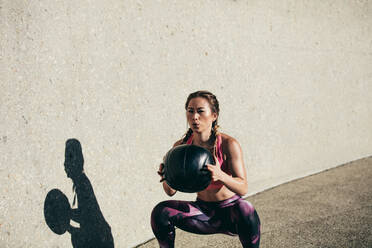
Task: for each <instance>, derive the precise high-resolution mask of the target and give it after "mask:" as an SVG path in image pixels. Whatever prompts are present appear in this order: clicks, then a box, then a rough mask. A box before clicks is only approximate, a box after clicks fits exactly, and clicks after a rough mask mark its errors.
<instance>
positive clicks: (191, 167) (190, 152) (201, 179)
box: [164, 144, 215, 193]
mask: <svg viewBox="0 0 372 248" xmlns="http://www.w3.org/2000/svg"><path fill="white" fill-rule="evenodd" d="M206 164H215V162H214V158H213V156H212V154H211V153H210V152H209V151H208V150H207V149H205V148H203V147H201V146H196V145H186V144H185V145H180V146H176V147H174V148H172V149H171V150H169V151H168V152H167V154H166V155H165V157H164V178H165V180H166V182H167V184H168V185H169V186H170V187H172V188H173V189H175V190H179V191H181V192H187V193H194V192H199V191H202V190H204V189H205V188H207V187H208V185H209V184H210V182H211V173H210V172H209V171H208V169H207V166H206Z"/></svg>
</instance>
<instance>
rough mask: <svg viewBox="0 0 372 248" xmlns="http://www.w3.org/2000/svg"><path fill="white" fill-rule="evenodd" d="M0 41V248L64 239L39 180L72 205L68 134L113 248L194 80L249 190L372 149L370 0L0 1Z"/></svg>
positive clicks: (146, 226)
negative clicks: (215, 110) (232, 141)
mask: <svg viewBox="0 0 372 248" xmlns="http://www.w3.org/2000/svg"><path fill="white" fill-rule="evenodd" d="M0 47H1V54H0V56H1V57H0V59H1V62H0V85H1V90H0V103H1V106H0V153H1V157H0V182H1V187H0V192H1V193H0V197H1V199H0V247H71V245H70V244H71V243H70V235H69V234H68V233H66V234H64V235H61V236H58V235H56V234H54V233H52V232H51V231H50V230H49V228H48V227H47V225H46V224H45V221H44V216H43V204H44V198H45V196H46V194H47V192H48V191H49V190H51V189H52V188H59V189H60V190H62V191H63V192H64V193H65V194H66V195H67V197H68V198H69V200H70V203H72V199H73V193H72V190H71V188H72V183H71V181H70V180H69V179H67V178H66V174H65V172H64V169H63V161H64V143H65V141H66V140H67V139H68V138H71V137H75V138H77V139H79V140H80V142H81V143H82V147H83V153H84V157H85V171H86V174H87V176H88V177H89V179H90V180H91V182H92V185H93V187H94V190H95V195H96V197H97V200H98V202H99V204H100V207H101V210H102V212H103V214H104V216H105V218H106V220H107V222H108V223H109V224H110V226H111V228H112V233H113V235H114V239H115V245H116V247H131V246H134V245H136V244H139V243H141V242H143V241H145V240H147V239H149V238H151V237H152V232H151V228H150V223H149V222H150V220H149V219H150V213H151V209H152V207H153V206H154V205H155V204H156V203H157V202H159V201H161V200H165V199H168V197H166V196H165V194H164V193H163V192H162V189H161V186H160V184H159V183H158V180H159V178H158V175H157V174H156V170H157V167H158V164H159V162H160V161H161V158H162V156H163V155H164V153H165V152H166V151H167V150H168V149H169V148H170V146H171V145H172V143H173V142H174V141H175V140H177V139H178V138H180V137H181V136H182V135H183V133H184V132H185V131H186V120H185V114H184V109H183V105H184V102H185V100H186V97H187V95H188V93H190V92H192V91H195V90H198V89H207V90H210V91H212V92H214V93H215V94H216V95H217V97H218V98H219V101H220V104H221V116H220V124H221V127H222V131H223V132H226V133H228V134H230V135H232V136H234V137H235V138H237V139H238V141H239V142H240V143H241V145H242V147H243V151H244V158H245V164H246V167H247V171H248V181H249V192H250V193H249V194H253V193H255V192H259V191H262V190H264V189H267V188H270V187H272V186H275V185H278V184H281V183H283V182H286V181H289V180H292V179H295V178H299V177H303V176H306V175H309V174H312V173H315V172H318V171H322V170H325V169H327V168H331V167H334V166H337V165H340V164H343V163H345V162H349V161H352V160H355V159H358V158H362V157H366V156H369V155H371V154H372V150H371V147H372V129H371V123H372V97H371V93H372V73H371V68H372V3H371V1H356V0H354V1H346V0H345V1H290V0H286V1H274V0H268V1H242V0H237V1H232V0H223V1H194V0H192V1H165V0H163V1H119V0H110V1H88V0H82V1H56V0H53V1H46V0H41V1H36V0H31V1H21V0H12V1H10V0H8V1H6V0H0ZM194 197H195V195H193V194H192V195H190V194H178V195H176V196H175V198H177V199H193V198H194Z"/></svg>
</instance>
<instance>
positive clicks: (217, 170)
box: [207, 156, 226, 182]
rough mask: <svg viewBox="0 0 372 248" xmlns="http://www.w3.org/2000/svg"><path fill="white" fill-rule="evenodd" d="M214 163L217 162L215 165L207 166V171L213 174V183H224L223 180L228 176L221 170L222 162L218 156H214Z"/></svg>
mask: <svg viewBox="0 0 372 248" xmlns="http://www.w3.org/2000/svg"><path fill="white" fill-rule="evenodd" d="M214 161H216V164H215V165H213V164H207V169H208V170H209V171H210V173H211V178H212V181H213V182H216V181H223V178H224V176H225V175H226V173H225V172H223V171H222V170H221V165H220V162H219V161H218V159H217V157H216V156H214Z"/></svg>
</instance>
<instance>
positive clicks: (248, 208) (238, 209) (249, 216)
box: [234, 199, 259, 223]
mask: <svg viewBox="0 0 372 248" xmlns="http://www.w3.org/2000/svg"><path fill="white" fill-rule="evenodd" d="M234 217H235V218H236V220H242V219H245V220H249V221H253V222H258V223H259V218H258V214H257V212H256V210H255V208H254V207H253V205H252V204H251V203H250V202H248V201H245V200H243V199H241V200H239V202H238V203H237V204H236V205H235V206H234Z"/></svg>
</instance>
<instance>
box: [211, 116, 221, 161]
mask: <svg viewBox="0 0 372 248" xmlns="http://www.w3.org/2000/svg"><path fill="white" fill-rule="evenodd" d="M218 129H219V126H218V124H217V121H214V122H213V124H212V134H211V143H212V144H213V154H214V155H215V156H217V140H218V139H217V137H218V135H219V134H220V132H219V130H218Z"/></svg>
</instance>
